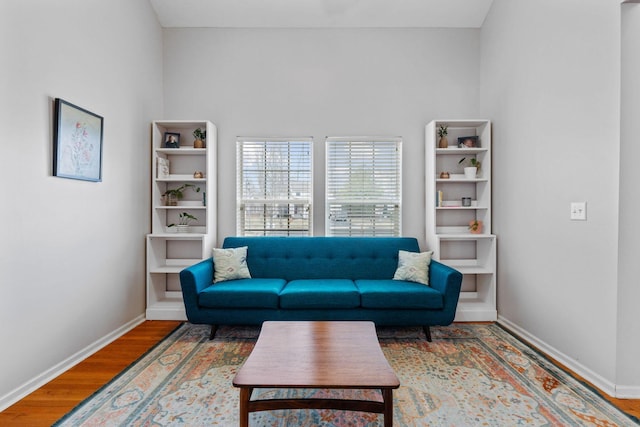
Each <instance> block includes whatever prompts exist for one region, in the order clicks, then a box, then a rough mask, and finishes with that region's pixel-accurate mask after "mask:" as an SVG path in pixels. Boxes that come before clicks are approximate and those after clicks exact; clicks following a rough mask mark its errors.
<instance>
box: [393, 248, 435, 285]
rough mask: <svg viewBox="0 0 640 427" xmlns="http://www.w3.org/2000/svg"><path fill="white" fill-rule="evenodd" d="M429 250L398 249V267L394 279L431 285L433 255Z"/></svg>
mask: <svg viewBox="0 0 640 427" xmlns="http://www.w3.org/2000/svg"><path fill="white" fill-rule="evenodd" d="M432 254H433V251H429V252H421V253H419V252H408V251H398V268H397V269H396V274H395V275H394V276H393V280H407V281H409V282H417V283H422V284H423V285H429V264H431V255H432Z"/></svg>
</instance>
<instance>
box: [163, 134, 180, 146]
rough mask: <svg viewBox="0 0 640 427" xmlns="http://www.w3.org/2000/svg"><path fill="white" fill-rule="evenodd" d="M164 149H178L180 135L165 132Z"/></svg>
mask: <svg viewBox="0 0 640 427" xmlns="http://www.w3.org/2000/svg"><path fill="white" fill-rule="evenodd" d="M164 148H180V134H179V133H178V132H165V133H164Z"/></svg>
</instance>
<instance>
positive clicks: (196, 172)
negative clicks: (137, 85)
mask: <svg viewBox="0 0 640 427" xmlns="http://www.w3.org/2000/svg"><path fill="white" fill-rule="evenodd" d="M193 177H194V178H204V174H203V173H202V172H200V171H195V172H194V173H193Z"/></svg>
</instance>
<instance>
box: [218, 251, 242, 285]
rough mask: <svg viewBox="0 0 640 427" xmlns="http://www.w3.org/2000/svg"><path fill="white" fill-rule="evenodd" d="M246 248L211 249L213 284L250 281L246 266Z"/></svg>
mask: <svg viewBox="0 0 640 427" xmlns="http://www.w3.org/2000/svg"><path fill="white" fill-rule="evenodd" d="M247 248H248V247H247V246H243V247H241V248H231V249H217V248H214V249H213V267H214V272H213V273H214V274H213V282H214V283H216V282H224V281H225V280H234V279H251V273H249V267H248V266H247Z"/></svg>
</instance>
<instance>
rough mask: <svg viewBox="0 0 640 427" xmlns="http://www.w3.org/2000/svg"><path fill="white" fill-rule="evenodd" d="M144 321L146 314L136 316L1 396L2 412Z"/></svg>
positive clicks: (0, 405)
mask: <svg viewBox="0 0 640 427" xmlns="http://www.w3.org/2000/svg"><path fill="white" fill-rule="evenodd" d="M144 321H145V318H144V315H140V316H138V317H136V318H135V319H133V320H131V321H129V322H127V323H125V324H124V325H122V326H121V327H119V328H118V329H116V330H115V331H113V332H111V333H109V334H107V335H105V336H104V337H102V338H100V339H99V340H97V341H94V342H93V343H91V344H89V345H88V346H87V347H85V348H83V349H82V350H80V351H78V352H77V353H75V354H73V355H71V356H69V357H68V358H66V359H65V360H63V361H62V362H60V363H58V364H57V365H55V366H53V367H51V368H49V369H47V370H46V371H44V372H42V373H41V374H39V375H37V376H35V377H34V378H32V379H30V380H29V381H27V382H26V383H24V384H22V385H21V386H20V387H18V388H16V389H14V390H12V391H10V392H9V393H7V394H5V395H4V396H2V397H0V412H2V411H4V410H5V409H7V408H8V407H9V406H11V405H13V404H14V403H16V402H17V401H19V400H20V399H22V398H24V397H25V396H27V395H28V394H30V393H33V392H34V391H35V390H37V389H38V388H40V387H42V386H43V385H45V384H46V383H48V382H49V381H51V380H52V379H54V378H56V377H57V376H59V375H60V374H62V373H64V372H66V371H68V370H69V369H71V368H72V367H74V366H75V365H77V364H78V363H80V362H82V361H83V360H84V359H86V358H87V357H89V356H91V355H92V354H94V353H96V352H97V351H98V350H100V349H102V348H103V347H106V346H107V345H108V344H110V343H112V342H113V341H115V340H117V339H118V338H120V337H121V336H123V335H124V334H126V333H127V332H129V331H130V330H132V329H133V328H135V327H136V326H138V325H140V324H141V323H143V322H144Z"/></svg>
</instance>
